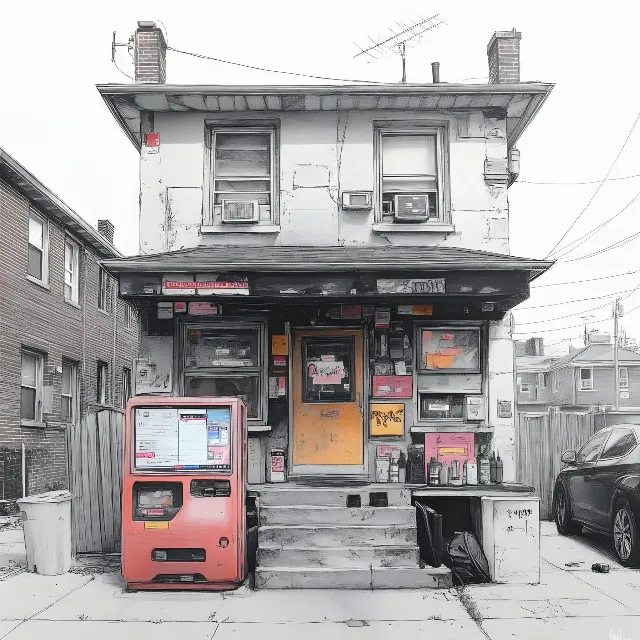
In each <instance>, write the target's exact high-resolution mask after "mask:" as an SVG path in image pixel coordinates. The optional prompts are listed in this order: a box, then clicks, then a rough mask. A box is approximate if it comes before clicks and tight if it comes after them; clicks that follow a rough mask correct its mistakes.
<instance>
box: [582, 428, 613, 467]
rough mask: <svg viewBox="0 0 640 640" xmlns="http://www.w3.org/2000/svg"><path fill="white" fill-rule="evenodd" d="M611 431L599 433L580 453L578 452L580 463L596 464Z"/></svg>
mask: <svg viewBox="0 0 640 640" xmlns="http://www.w3.org/2000/svg"><path fill="white" fill-rule="evenodd" d="M608 435H609V431H604V432H602V431H598V433H596V434H595V435H594V436H593V437H592V438H591V440H589V442H587V444H585V445H584V446H583V447H582V449H580V451H578V456H577V460H578V462H594V461H595V459H596V458H597V457H598V454H599V453H600V449H601V448H602V445H603V443H604V441H605V440H606V439H607V436H608Z"/></svg>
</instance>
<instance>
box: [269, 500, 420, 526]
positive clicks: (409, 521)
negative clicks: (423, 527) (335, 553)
mask: <svg viewBox="0 0 640 640" xmlns="http://www.w3.org/2000/svg"><path fill="white" fill-rule="evenodd" d="M260 524H262V525H278V524H305V525H312V524H330V525H335V526H340V525H352V524H367V525H398V526H401V525H411V526H415V524H416V510H415V508H414V507H356V508H347V507H335V506H333V507H330V506H309V505H296V506H270V507H264V506H263V507H261V508H260Z"/></svg>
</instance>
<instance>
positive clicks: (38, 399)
mask: <svg viewBox="0 0 640 640" xmlns="http://www.w3.org/2000/svg"><path fill="white" fill-rule="evenodd" d="M25 355H27V356H30V357H32V358H35V361H36V386H35V387H31V386H28V385H23V384H22V357H23V356H25ZM43 372H44V355H43V354H42V353H40V352H39V351H34V350H32V349H22V350H21V351H20V424H21V425H24V426H33V425H42V421H43V390H44V373H43ZM23 388H26V389H35V391H36V395H35V410H34V419H31V418H23V417H22V389H23Z"/></svg>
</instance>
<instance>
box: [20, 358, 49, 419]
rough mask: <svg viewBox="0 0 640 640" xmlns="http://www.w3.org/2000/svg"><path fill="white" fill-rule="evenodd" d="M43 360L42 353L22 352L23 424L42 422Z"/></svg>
mask: <svg viewBox="0 0 640 640" xmlns="http://www.w3.org/2000/svg"><path fill="white" fill-rule="evenodd" d="M43 360H44V359H43V356H42V354H41V353H38V352H36V351H28V350H26V349H24V350H23V351H22V382H21V386H20V419H21V420H22V421H23V422H24V421H26V422H42V385H43V380H42V372H43V364H44V363H43Z"/></svg>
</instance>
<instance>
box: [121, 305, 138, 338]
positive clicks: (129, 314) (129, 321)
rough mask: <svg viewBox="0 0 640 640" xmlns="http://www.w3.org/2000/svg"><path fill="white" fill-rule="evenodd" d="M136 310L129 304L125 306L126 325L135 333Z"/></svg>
mask: <svg viewBox="0 0 640 640" xmlns="http://www.w3.org/2000/svg"><path fill="white" fill-rule="evenodd" d="M135 318H136V310H135V309H134V308H133V306H131V305H130V304H129V303H128V302H125V304H124V325H125V327H126V328H127V329H128V330H129V331H133V328H134V325H135Z"/></svg>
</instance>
